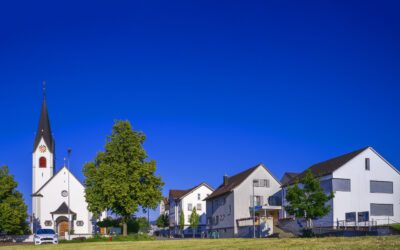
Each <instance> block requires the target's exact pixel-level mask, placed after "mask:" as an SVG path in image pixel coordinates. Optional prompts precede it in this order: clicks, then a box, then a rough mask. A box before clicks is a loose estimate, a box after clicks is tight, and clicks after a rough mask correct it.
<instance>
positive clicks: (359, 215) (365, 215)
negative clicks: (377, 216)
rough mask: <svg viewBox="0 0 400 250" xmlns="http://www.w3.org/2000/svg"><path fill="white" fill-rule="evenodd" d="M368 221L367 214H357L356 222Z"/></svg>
mask: <svg viewBox="0 0 400 250" xmlns="http://www.w3.org/2000/svg"><path fill="white" fill-rule="evenodd" d="M364 221H369V212H358V222H364Z"/></svg>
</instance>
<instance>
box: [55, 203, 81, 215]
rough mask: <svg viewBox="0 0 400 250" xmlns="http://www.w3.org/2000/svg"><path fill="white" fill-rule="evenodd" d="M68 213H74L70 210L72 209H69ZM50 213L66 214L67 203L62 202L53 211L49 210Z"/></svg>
mask: <svg viewBox="0 0 400 250" xmlns="http://www.w3.org/2000/svg"><path fill="white" fill-rule="evenodd" d="M69 213H70V214H76V213H74V212H72V210H69ZM51 214H68V205H67V204H66V203H65V202H63V204H61V206H59V207H58V208H57V209H56V210H55V211H53V212H51Z"/></svg>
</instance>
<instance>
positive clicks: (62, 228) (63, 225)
mask: <svg viewBox="0 0 400 250" xmlns="http://www.w3.org/2000/svg"><path fill="white" fill-rule="evenodd" d="M65 232H68V221H61V222H60V223H59V224H58V235H60V236H65Z"/></svg>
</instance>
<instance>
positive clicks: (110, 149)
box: [83, 121, 164, 235]
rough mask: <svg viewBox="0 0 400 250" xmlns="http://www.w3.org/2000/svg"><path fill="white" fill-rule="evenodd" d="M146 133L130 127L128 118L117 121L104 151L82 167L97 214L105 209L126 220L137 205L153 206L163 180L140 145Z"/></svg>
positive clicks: (156, 201) (136, 208) (92, 210)
mask: <svg viewBox="0 0 400 250" xmlns="http://www.w3.org/2000/svg"><path fill="white" fill-rule="evenodd" d="M145 138H146V137H145V135H144V133H142V132H139V131H135V130H133V128H132V126H131V124H130V122H129V121H116V122H115V123H114V126H113V128H112V133H111V135H110V136H108V137H107V140H106V145H105V149H104V152H99V153H98V154H97V155H96V157H95V160H94V161H93V162H89V163H87V164H85V166H84V168H83V172H84V175H85V177H86V179H85V185H86V195H85V196H86V201H87V202H88V208H89V210H90V211H91V212H93V214H94V215H96V216H98V215H100V213H101V212H103V211H105V210H109V211H112V212H113V213H115V214H117V215H120V216H121V217H122V218H123V220H124V221H125V223H124V230H123V231H124V235H126V234H127V228H126V221H127V220H128V219H129V218H131V216H132V215H133V214H134V213H136V212H137V211H138V209H139V207H144V208H152V209H154V208H156V207H157V205H158V204H159V202H160V200H161V199H162V193H161V189H162V187H163V185H164V183H163V182H162V180H161V177H160V176H158V175H157V176H156V175H155V171H156V162H155V161H154V160H148V157H147V154H146V151H145V150H144V148H143V144H144V141H145Z"/></svg>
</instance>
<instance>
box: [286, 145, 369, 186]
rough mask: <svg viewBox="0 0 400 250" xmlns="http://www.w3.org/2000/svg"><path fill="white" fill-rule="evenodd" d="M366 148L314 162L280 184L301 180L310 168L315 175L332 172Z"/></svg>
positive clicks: (320, 175) (289, 183) (319, 175)
mask: <svg viewBox="0 0 400 250" xmlns="http://www.w3.org/2000/svg"><path fill="white" fill-rule="evenodd" d="M367 148H369V147H364V148H361V149H358V150H356V151H353V152H350V153H347V154H344V155H341V156H338V157H335V158H332V159H329V160H327V161H323V162H320V163H317V164H314V165H312V166H311V167H309V168H307V169H306V170H304V171H303V172H301V173H300V174H298V175H297V176H295V177H294V178H292V179H291V180H290V181H288V182H287V183H286V184H283V185H282V186H287V185H291V184H294V183H295V182H296V181H300V182H301V180H302V179H303V178H304V176H305V175H306V172H307V171H308V170H310V171H311V173H312V174H313V175H314V176H315V177H322V176H325V175H329V174H332V172H334V171H335V170H336V169H338V168H340V167H341V166H343V165H344V164H346V163H347V162H349V161H350V160H351V159H353V158H354V157H356V156H357V155H359V154H360V153H361V152H363V151H364V150H366V149H367Z"/></svg>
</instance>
